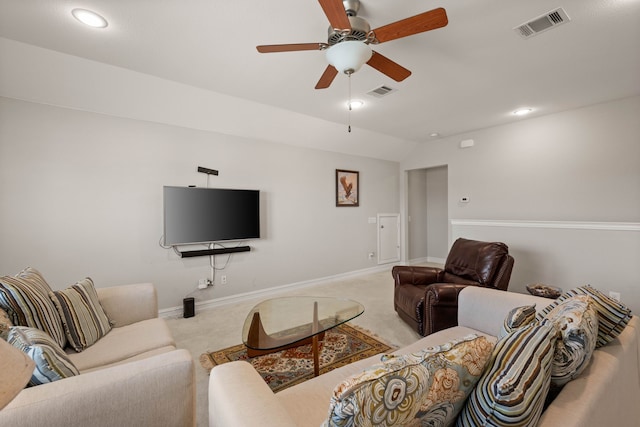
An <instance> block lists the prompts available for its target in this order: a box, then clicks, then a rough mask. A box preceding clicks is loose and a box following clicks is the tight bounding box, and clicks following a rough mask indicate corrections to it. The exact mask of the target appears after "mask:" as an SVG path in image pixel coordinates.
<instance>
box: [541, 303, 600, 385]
mask: <svg viewBox="0 0 640 427" xmlns="http://www.w3.org/2000/svg"><path fill="white" fill-rule="evenodd" d="M591 301H592V300H591V297H589V296H587V295H579V296H575V297H572V298H569V299H567V300H565V301H563V302H561V303H560V304H558V305H557V306H555V307H554V308H553V309H552V310H551V311H550V312H549V313H547V314H546V316H545V318H547V319H549V320H550V321H551V322H552V323H553V324H554V326H555V327H556V330H557V331H558V332H559V333H560V334H561V339H560V338H559V339H558V340H557V341H556V347H555V354H554V356H553V365H552V369H551V382H552V383H553V384H554V385H557V386H562V385H564V384H566V383H568V382H569V381H571V380H572V379H574V378H575V377H577V376H578V375H580V373H581V372H582V371H583V370H584V369H585V368H586V367H587V365H588V364H589V360H591V356H592V354H593V350H594V349H595V347H596V341H597V338H598V315H597V314H596V311H595V309H594V308H593V306H592V304H591Z"/></svg>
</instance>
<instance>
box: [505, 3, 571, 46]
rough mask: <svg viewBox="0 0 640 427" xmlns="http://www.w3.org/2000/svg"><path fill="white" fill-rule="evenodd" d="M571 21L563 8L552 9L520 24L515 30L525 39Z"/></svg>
mask: <svg viewBox="0 0 640 427" xmlns="http://www.w3.org/2000/svg"><path fill="white" fill-rule="evenodd" d="M569 21H571V19H570V18H569V16H568V15H567V12H565V11H564V9H563V8H561V7H560V8H558V9H556V10H552V11H551V12H548V13H545V14H544V15H541V16H538V17H537V18H534V19H532V20H530V21H528V22H525V23H524V24H522V25H518V26H517V27H515V28H514V29H513V30H514V31H515V32H516V33H518V34H519V35H520V37H522V38H523V39H528V38H529V37H533V36H535V35H538V34H540V33H543V32H545V31H547V30H550V29H552V28H555V27H557V26H558V25H562V24H565V23H567V22H569Z"/></svg>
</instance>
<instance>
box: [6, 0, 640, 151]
mask: <svg viewBox="0 0 640 427" xmlns="http://www.w3.org/2000/svg"><path fill="white" fill-rule="evenodd" d="M361 1H362V6H361V9H360V13H359V16H360V17H363V18H365V19H367V20H368V21H369V23H370V24H371V27H372V28H377V27H379V26H382V25H384V24H388V23H391V22H394V21H397V20H400V19H403V18H406V17H409V16H412V15H415V14H418V13H421V12H424V11H427V10H431V9H434V8H436V7H444V8H445V9H446V11H447V15H448V18H449V25H448V26H446V27H444V28H441V29H438V30H434V31H430V32H426V33H423V34H418V35H414V36H411V37H407V38H403V39H399V40H394V41H391V42H388V43H384V44H381V45H378V46H376V47H375V48H374V49H375V50H376V51H378V52H380V53H382V54H383V55H385V56H387V57H388V58H390V59H392V60H394V61H396V62H397V63H399V64H401V65H403V66H404V67H406V68H408V69H410V70H411V71H412V73H413V74H412V75H411V76H410V77H409V78H407V79H406V80H405V81H403V82H401V83H397V82H395V81H393V80H391V79H389V78H387V77H386V76H384V75H383V74H381V73H379V72H377V71H376V70H374V69H372V68H370V67H367V66H365V67H363V68H362V69H361V70H360V71H359V72H357V73H356V74H354V75H353V76H352V78H351V81H352V93H353V97H354V98H359V99H362V100H364V101H365V103H366V106H365V107H364V108H363V109H360V110H357V111H354V112H353V113H352V118H351V120H352V124H353V126H354V127H355V128H360V129H366V130H368V131H371V132H376V133H380V134H384V135H390V136H394V137H396V138H399V139H402V140H407V141H414V142H424V141H429V140H431V139H433V138H432V137H430V136H429V135H430V134H431V133H432V132H438V133H439V134H440V135H441V136H443V137H446V136H451V135H456V134H459V133H463V132H467V131H470V130H474V129H479V128H485V127H489V126H494V125H499V124H504V123H508V122H510V121H513V120H520V119H517V118H515V117H514V116H513V115H512V114H511V113H512V111H514V110H515V109H516V108H518V107H522V106H529V107H532V108H534V113H533V114H532V116H535V115H544V114H550V113H554V112H558V111H562V110H566V109H571V108H576V107H580V106H584V105H591V104H595V103H598V102H603V101H608V100H613V99H617V98H622V97H626V96H631V95H637V94H640V0H560V1H558V0H537V1H531V0H508V1H507V0H502V1H499V0H458V1H441V2H434V1H430V0H361ZM76 7H82V8H87V9H91V10H94V11H96V12H98V13H100V14H102V15H103V16H104V17H105V18H107V20H108V21H109V26H108V27H107V28H106V29H102V30H97V29H91V28H88V27H85V26H83V25H82V24H80V23H78V22H77V21H75V20H74V19H73V18H72V17H71V15H70V11H71V9H73V8H76ZM557 7H562V8H564V10H565V11H566V12H567V14H568V16H569V17H570V19H571V22H569V23H567V24H564V25H561V26H558V27H557V28H554V29H553V30H550V31H547V32H544V33H541V34H539V35H537V36H534V37H532V38H530V39H526V40H524V39H522V38H521V37H520V36H519V35H518V34H516V32H515V31H513V28H514V27H516V26H518V25H520V24H522V23H524V22H527V21H529V20H531V19H532V18H536V17H538V16H539V15H542V14H544V13H546V12H549V11H551V10H553V9H556V8H557ZM327 28H328V22H327V19H326V17H325V15H324V14H323V12H322V9H321V7H320V5H319V4H318V2H317V1H316V0H277V1H265V0H244V1H235V0H228V1H220V0H129V1H113V0H111V1H108V0H73V1H68V0H57V1H54V0H28V1H26V0H23V1H15V0H0V37H5V38H7V39H12V40H16V41H20V42H24V43H28V44H32V45H36V46H40V47H44V48H48V49H52V50H56V51H60V52H63V53H67V54H71V55H75V56H79V57H84V58H87V59H91V60H95V61H98V62H102V63H107V64H111V65H115V66H119V67H123V68H126V69H130V70H134V71H138V72H142V73H146V74H150V75H154V76H157V77H161V78H164V79H168V80H173V81H177V82H181V83H185V84H188V85H192V86H196V87H200V88H204V89H208V90H211V91H214V92H219V93H223V94H227V95H232V96H235V97H239V98H243V99H247V100H252V101H256V102H259V103H263V104H267V105H271V106H275V107H278V108H282V109H286V110H292V111H295V112H297V113H301V114H305V115H308V116H312V117H316V118H319V119H322V120H327V121H330V122H335V123H340V124H344V125H345V129H346V121H347V111H346V108H345V107H344V105H345V102H346V99H347V93H348V84H347V81H348V79H347V77H346V76H344V75H339V76H337V77H336V79H335V81H334V82H333V84H332V86H331V87H330V88H328V89H324V90H315V89H314V86H315V84H316V82H317V80H318V79H319V77H320V75H321V74H322V72H323V71H324V68H325V67H326V62H325V58H324V53H322V52H319V51H304V52H288V53H273V54H260V53H258V52H257V51H256V49H255V46H256V45H259V44H281V43H307V42H326V35H327ZM381 85H387V86H390V87H392V88H395V89H397V91H396V92H394V93H392V94H390V95H388V96H387V97H384V98H373V97H371V96H369V95H366V92H368V91H370V90H372V89H374V88H376V87H379V86H381Z"/></svg>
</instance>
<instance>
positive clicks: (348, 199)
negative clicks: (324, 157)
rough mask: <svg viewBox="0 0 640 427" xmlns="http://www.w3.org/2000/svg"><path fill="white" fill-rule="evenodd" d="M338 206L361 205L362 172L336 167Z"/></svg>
mask: <svg viewBox="0 0 640 427" xmlns="http://www.w3.org/2000/svg"><path fill="white" fill-rule="evenodd" d="M336 206H337V207H347V206H351V207H355V206H360V172H358V171H349V170H344V169H336Z"/></svg>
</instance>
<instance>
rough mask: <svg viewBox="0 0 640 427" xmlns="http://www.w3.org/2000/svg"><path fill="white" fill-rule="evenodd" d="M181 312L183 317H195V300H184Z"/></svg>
mask: <svg viewBox="0 0 640 427" xmlns="http://www.w3.org/2000/svg"><path fill="white" fill-rule="evenodd" d="M182 312H183V316H184V317H193V316H195V315H196V310H195V300H194V299H193V298H185V299H183V300H182Z"/></svg>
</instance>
